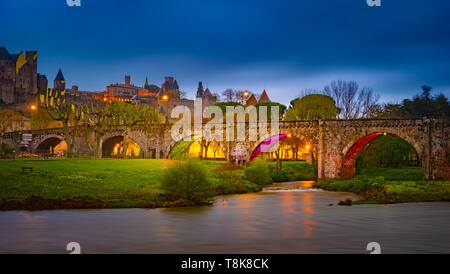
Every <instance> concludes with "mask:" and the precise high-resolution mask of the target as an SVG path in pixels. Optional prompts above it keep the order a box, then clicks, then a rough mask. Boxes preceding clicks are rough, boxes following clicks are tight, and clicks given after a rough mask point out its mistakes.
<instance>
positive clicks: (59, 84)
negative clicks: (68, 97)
mask: <svg viewBox="0 0 450 274" xmlns="http://www.w3.org/2000/svg"><path fill="white" fill-rule="evenodd" d="M53 89H55V90H59V91H63V90H65V89H66V80H65V79H64V75H63V74H62V71H61V69H59V71H58V74H57V75H56V78H55V80H54V81H53Z"/></svg>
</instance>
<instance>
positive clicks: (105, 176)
mask: <svg viewBox="0 0 450 274" xmlns="http://www.w3.org/2000/svg"><path fill="white" fill-rule="evenodd" d="M166 164H167V163H166V162H164V161H160V160H153V159H139V160H113V159H102V160H90V159H55V160H1V161H0V201H1V200H3V201H10V200H23V199H25V198H27V197H29V196H31V195H35V196H38V197H41V198H44V199H62V200H67V201H80V202H86V203H98V204H101V203H108V204H109V205H111V206H135V205H137V204H139V203H143V202H144V201H147V200H155V201H158V200H159V199H161V198H162V197H160V196H161V191H160V190H159V181H158V177H159V176H160V175H161V173H162V172H163V169H162V168H163V167H164V166H165V165H166ZM22 167H32V168H33V171H31V172H29V171H25V172H22Z"/></svg>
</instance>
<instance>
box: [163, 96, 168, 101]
mask: <svg viewBox="0 0 450 274" xmlns="http://www.w3.org/2000/svg"><path fill="white" fill-rule="evenodd" d="M161 99H162V100H164V101H167V100H169V96H167V95H163V97H162V98H161Z"/></svg>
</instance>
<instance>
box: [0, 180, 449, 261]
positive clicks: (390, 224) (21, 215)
mask: <svg viewBox="0 0 450 274" xmlns="http://www.w3.org/2000/svg"><path fill="white" fill-rule="evenodd" d="M347 197H351V198H353V199H355V198H356V197H355V196H354V195H352V194H348V193H336V192H327V191H322V190H317V189H312V188H310V186H309V184H308V183H307V182H303V183H301V182H296V183H286V184H281V185H277V186H272V187H269V188H267V189H266V191H264V192H261V193H255V194H242V195H231V196H223V197H219V198H218V199H217V202H216V203H215V204H214V205H213V206H201V207H185V208H169V209H167V208H165V209H104V210H54V211H34V212H31V211H9V212H0V253H68V251H66V245H67V243H69V242H78V243H79V244H80V245H81V252H82V253H368V251H366V246H367V244H368V243H369V242H378V243H379V244H380V245H381V252H382V253H450V203H413V204H395V205H355V206H350V207H347V206H336V204H337V202H338V201H339V200H343V199H345V198H347ZM331 203H332V204H334V205H333V206H330V204H331Z"/></svg>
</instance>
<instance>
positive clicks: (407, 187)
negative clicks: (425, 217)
mask: <svg viewBox="0 0 450 274" xmlns="http://www.w3.org/2000/svg"><path fill="white" fill-rule="evenodd" d="M421 177H422V174H421V169H420V168H417V167H403V168H391V169H383V168H371V169H363V170H361V173H360V174H358V175H356V176H355V177H354V178H351V179H332V180H325V181H319V182H316V183H315V184H314V186H315V187H318V188H321V189H324V190H328V191H341V192H351V193H354V194H357V195H359V196H361V197H362V198H363V199H361V200H359V201H356V202H354V203H355V204H393V203H413V202H438V201H450V181H430V180H423V179H421Z"/></svg>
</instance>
